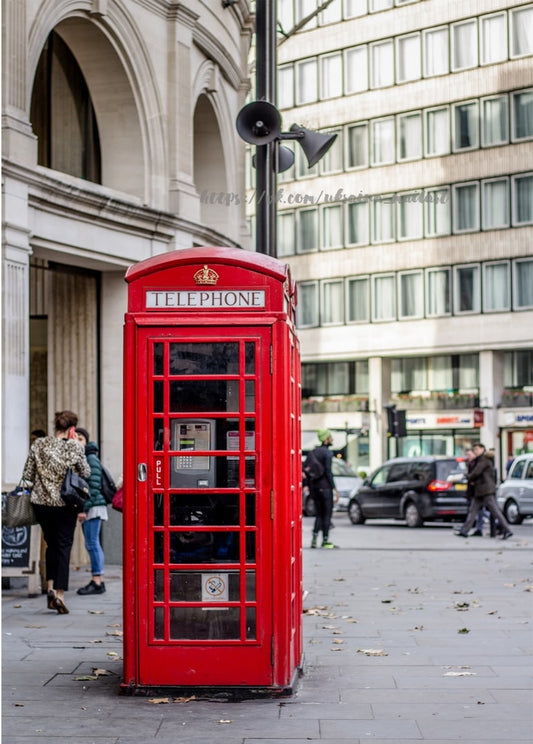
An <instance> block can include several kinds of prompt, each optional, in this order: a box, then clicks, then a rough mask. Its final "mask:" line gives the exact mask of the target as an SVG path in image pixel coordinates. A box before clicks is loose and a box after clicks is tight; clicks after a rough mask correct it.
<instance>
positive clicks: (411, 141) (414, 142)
mask: <svg viewBox="0 0 533 744" xmlns="http://www.w3.org/2000/svg"><path fill="white" fill-rule="evenodd" d="M397 124H398V160H417V159H419V158H421V157H422V114H421V113H420V112H419V111H416V112H413V113H410V114H402V115H400V116H398V119H397Z"/></svg>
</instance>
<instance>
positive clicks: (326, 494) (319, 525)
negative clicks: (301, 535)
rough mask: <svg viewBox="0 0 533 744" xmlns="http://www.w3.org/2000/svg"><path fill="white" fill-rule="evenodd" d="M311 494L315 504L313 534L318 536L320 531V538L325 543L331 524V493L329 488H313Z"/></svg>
mask: <svg viewBox="0 0 533 744" xmlns="http://www.w3.org/2000/svg"><path fill="white" fill-rule="evenodd" d="M311 493H312V494H313V498H314V500H315V504H316V518H315V524H314V527H313V533H314V534H315V535H318V533H319V532H320V531H322V536H323V539H324V541H325V542H326V541H327V539H328V535H329V526H330V524H331V515H332V513H333V491H332V490H331V488H313V489H312V491H311Z"/></svg>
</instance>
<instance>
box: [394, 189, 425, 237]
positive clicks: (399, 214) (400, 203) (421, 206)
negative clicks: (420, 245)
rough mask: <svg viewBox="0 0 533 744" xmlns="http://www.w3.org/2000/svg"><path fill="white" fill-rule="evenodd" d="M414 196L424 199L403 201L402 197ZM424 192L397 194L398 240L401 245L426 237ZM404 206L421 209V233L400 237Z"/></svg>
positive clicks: (415, 191) (402, 192) (419, 190)
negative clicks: (413, 206)
mask: <svg viewBox="0 0 533 744" xmlns="http://www.w3.org/2000/svg"><path fill="white" fill-rule="evenodd" d="M412 194H419V195H421V197H422V201H421V200H420V199H415V200H404V201H402V196H409V195H412ZM423 199H424V192H423V191H422V190H421V189H418V190H416V189H415V190H414V191H401V192H398V193H397V194H396V240H397V241H398V242H399V243H405V241H406V240H420V239H421V238H423V237H424V201H423ZM404 204H416V205H417V206H418V205H419V206H418V209H419V212H420V214H419V219H420V222H419V232H418V233H417V234H416V235H400V226H401V224H402V206H403V205H404Z"/></svg>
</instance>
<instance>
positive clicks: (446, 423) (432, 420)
mask: <svg viewBox="0 0 533 744" xmlns="http://www.w3.org/2000/svg"><path fill="white" fill-rule="evenodd" d="M406 424H407V428H408V429H439V428H440V429H460V428H470V429H471V428H473V427H474V426H475V425H476V424H475V423H474V414H473V413H458V414H454V413H451V414H449V413H446V414H439V413H427V414H424V415H423V416H420V415H416V414H412V415H410V414H409V413H408V414H407V417H406Z"/></svg>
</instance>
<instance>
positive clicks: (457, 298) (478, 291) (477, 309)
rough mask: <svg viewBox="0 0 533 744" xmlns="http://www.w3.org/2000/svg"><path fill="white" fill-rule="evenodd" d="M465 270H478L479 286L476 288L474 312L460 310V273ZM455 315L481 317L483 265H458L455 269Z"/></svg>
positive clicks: (453, 291)
mask: <svg viewBox="0 0 533 744" xmlns="http://www.w3.org/2000/svg"><path fill="white" fill-rule="evenodd" d="M463 269H476V270H477V286H474V295H475V296H474V302H473V303H472V304H473V309H472V310H461V309H460V299H461V298H460V296H459V290H460V281H459V272H460V271H461V270H463ZM452 279H453V289H452V293H453V314H454V315H461V316H462V315H479V314H480V312H481V264H480V263H479V262H478V263H467V264H457V265H455V266H454V267H453V277H452Z"/></svg>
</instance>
